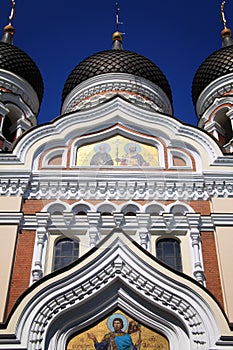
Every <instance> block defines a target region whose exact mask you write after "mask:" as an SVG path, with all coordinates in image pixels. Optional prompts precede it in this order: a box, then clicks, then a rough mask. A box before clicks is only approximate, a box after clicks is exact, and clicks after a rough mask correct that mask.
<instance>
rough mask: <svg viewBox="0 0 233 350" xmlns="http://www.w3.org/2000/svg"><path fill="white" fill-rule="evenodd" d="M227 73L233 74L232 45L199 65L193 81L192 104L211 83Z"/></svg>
mask: <svg viewBox="0 0 233 350" xmlns="http://www.w3.org/2000/svg"><path fill="white" fill-rule="evenodd" d="M229 73H233V45H231V46H227V47H223V48H222V49H220V50H217V51H215V52H214V53H213V54H212V55H210V56H209V57H208V58H207V59H206V60H205V61H204V62H203V63H202V64H201V65H200V67H199V68H198V70H197V72H196V74H195V76H194V79H193V86H192V97H193V103H194V104H196V102H197V100H198V97H199V96H200V94H201V92H202V91H203V90H204V89H205V88H206V87H207V86H208V85H209V84H210V83H211V82H213V81H214V80H216V79H218V78H220V77H222V76H224V75H227V74H229Z"/></svg>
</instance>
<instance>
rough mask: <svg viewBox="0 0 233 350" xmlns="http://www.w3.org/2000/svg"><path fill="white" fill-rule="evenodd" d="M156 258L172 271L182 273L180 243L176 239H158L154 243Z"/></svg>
mask: <svg viewBox="0 0 233 350" xmlns="http://www.w3.org/2000/svg"><path fill="white" fill-rule="evenodd" d="M156 256H157V258H158V259H160V260H161V261H163V262H164V263H165V264H167V265H168V266H170V267H172V268H173V269H176V270H177V271H182V262H181V253H180V242H179V241H177V240H176V239H173V238H164V239H160V240H159V241H158V242H157V243H156Z"/></svg>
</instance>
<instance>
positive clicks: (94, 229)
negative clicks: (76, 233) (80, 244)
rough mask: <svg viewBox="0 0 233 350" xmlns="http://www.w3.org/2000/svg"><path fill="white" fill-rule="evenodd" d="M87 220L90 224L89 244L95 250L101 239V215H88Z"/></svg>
mask: <svg viewBox="0 0 233 350" xmlns="http://www.w3.org/2000/svg"><path fill="white" fill-rule="evenodd" d="M87 218H88V223H89V244H90V248H93V247H95V246H96V244H97V243H98V242H99V239H100V236H99V231H98V223H99V218H100V213H87Z"/></svg>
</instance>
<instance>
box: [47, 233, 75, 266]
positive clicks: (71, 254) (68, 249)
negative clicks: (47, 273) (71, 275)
mask: <svg viewBox="0 0 233 350" xmlns="http://www.w3.org/2000/svg"><path fill="white" fill-rule="evenodd" d="M78 254H79V243H78V242H77V241H73V240H72V239H69V238H63V239H60V240H59V241H57V242H56V244H55V250H54V260H53V271H56V270H58V269H61V268H62V267H64V266H67V265H69V264H71V263H72V262H73V261H74V260H76V259H77V258H78Z"/></svg>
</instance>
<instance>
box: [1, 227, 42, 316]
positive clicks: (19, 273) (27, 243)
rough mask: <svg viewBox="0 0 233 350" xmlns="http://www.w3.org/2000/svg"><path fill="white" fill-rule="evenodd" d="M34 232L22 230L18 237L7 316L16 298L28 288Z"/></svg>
mask: <svg viewBox="0 0 233 350" xmlns="http://www.w3.org/2000/svg"><path fill="white" fill-rule="evenodd" d="M35 234H36V232H35V231H26V230H23V231H22V232H21V233H20V234H19V236H18V242H17V248H16V256H15V262H14V269H13V274H12V280H11V286H10V291H9V299H8V308H7V314H9V312H10V310H11V309H12V307H13V305H14V304H15V302H16V300H17V299H18V297H19V296H20V295H21V294H22V293H23V292H24V291H25V290H26V289H27V288H28V287H29V282H30V272H31V264H32V255H33V249H34V242H35Z"/></svg>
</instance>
